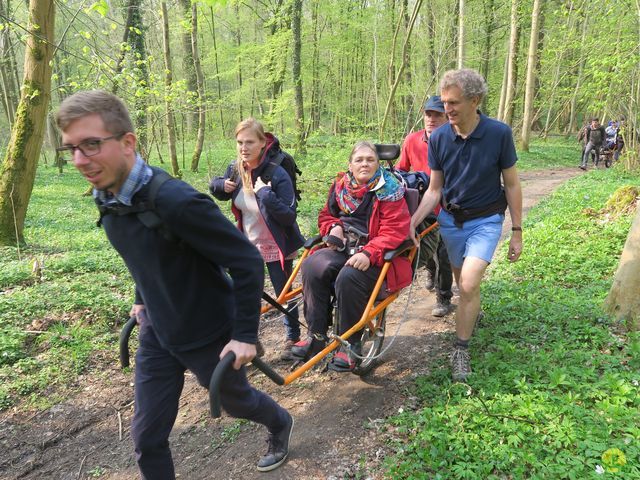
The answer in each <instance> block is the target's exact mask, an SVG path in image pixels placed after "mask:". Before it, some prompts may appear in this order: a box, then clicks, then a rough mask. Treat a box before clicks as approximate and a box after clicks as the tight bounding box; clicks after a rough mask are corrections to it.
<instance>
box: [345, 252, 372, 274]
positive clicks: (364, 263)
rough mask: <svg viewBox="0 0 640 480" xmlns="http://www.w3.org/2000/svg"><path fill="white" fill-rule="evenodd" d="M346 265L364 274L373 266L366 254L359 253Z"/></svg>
mask: <svg viewBox="0 0 640 480" xmlns="http://www.w3.org/2000/svg"><path fill="white" fill-rule="evenodd" d="M345 265H349V266H350V267H353V268H355V269H356V270H360V271H362V272H364V271H366V270H368V269H369V267H370V266H371V260H369V257H367V256H366V255H365V254H364V253H362V252H358V253H356V254H355V255H353V256H352V257H350V258H349V260H347V263H345Z"/></svg>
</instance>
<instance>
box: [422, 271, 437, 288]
mask: <svg viewBox="0 0 640 480" xmlns="http://www.w3.org/2000/svg"><path fill="white" fill-rule="evenodd" d="M433 277H434V275H433V273H431V272H430V271H429V270H427V280H426V281H425V283H424V286H425V288H426V289H427V290H429V291H430V292H431V291H433V289H434V288H436V282H435V281H434V279H433Z"/></svg>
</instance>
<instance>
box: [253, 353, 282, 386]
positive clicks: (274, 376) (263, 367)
mask: <svg viewBox="0 0 640 480" xmlns="http://www.w3.org/2000/svg"><path fill="white" fill-rule="evenodd" d="M251 363H252V364H253V365H255V367H256V368H257V369H258V370H260V371H261V372H262V373H264V374H265V375H266V376H267V377H269V378H270V379H271V380H272V381H273V382H274V383H275V384H276V385H284V378H282V377H281V376H280V374H278V372H276V371H275V370H274V369H273V368H271V367H270V366H269V364H268V363H267V362H265V361H264V360H262V359H260V358H258V357H255V358H254V359H253V360H251Z"/></svg>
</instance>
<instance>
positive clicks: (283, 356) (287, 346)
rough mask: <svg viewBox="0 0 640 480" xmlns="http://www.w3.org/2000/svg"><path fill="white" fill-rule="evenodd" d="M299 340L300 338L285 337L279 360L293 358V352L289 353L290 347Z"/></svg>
mask: <svg viewBox="0 0 640 480" xmlns="http://www.w3.org/2000/svg"><path fill="white" fill-rule="evenodd" d="M299 341H300V339H297V340H290V339H288V338H287V339H286V340H285V342H284V347H283V348H282V352H280V360H295V359H294V358H293V354H292V353H291V349H292V348H293V346H294V345H295V344H296V343H298V342H299Z"/></svg>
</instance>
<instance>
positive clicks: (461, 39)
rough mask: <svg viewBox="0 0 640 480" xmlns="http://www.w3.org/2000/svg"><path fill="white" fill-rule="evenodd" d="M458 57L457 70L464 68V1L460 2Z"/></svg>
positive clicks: (460, 0) (459, 0)
mask: <svg viewBox="0 0 640 480" xmlns="http://www.w3.org/2000/svg"><path fill="white" fill-rule="evenodd" d="M458 5H459V9H458V56H457V65H456V68H463V67H464V36H465V32H464V14H465V8H464V0H458Z"/></svg>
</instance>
